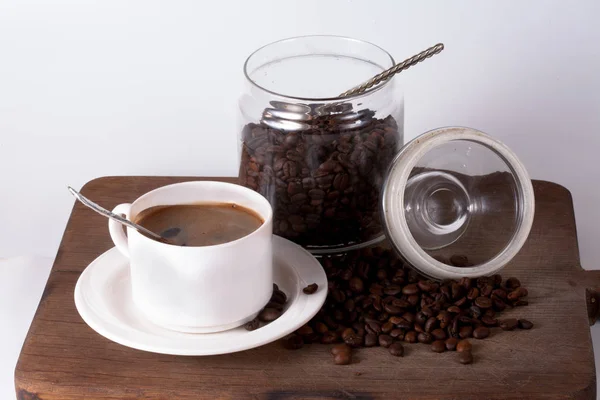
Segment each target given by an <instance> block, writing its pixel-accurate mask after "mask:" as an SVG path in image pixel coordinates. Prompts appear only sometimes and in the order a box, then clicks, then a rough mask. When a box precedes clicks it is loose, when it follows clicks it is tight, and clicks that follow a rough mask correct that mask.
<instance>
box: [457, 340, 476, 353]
mask: <svg viewBox="0 0 600 400" xmlns="http://www.w3.org/2000/svg"><path fill="white" fill-rule="evenodd" d="M472 348H473V345H471V342H469V341H468V340H466V339H465V340H461V341H460V342H458V344H457V345H456V351H458V352H459V353H462V352H469V353H470V352H471V349H472Z"/></svg>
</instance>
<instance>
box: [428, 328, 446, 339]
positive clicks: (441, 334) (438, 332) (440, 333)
mask: <svg viewBox="0 0 600 400" xmlns="http://www.w3.org/2000/svg"><path fill="white" fill-rule="evenodd" d="M431 336H433V338H434V339H435V340H445V339H446V332H445V331H444V330H443V329H440V328H438V329H434V330H433V331H431Z"/></svg>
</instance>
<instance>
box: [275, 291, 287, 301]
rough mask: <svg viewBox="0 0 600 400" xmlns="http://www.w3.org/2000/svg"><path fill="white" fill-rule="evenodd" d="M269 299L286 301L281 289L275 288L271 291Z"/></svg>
mask: <svg viewBox="0 0 600 400" xmlns="http://www.w3.org/2000/svg"><path fill="white" fill-rule="evenodd" d="M271 301H273V302H275V303H279V304H285V302H286V301H287V296H286V295H285V293H283V292H282V291H281V290H279V289H277V290H275V291H273V295H272V296H271Z"/></svg>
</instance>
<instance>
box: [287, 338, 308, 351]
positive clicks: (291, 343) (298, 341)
mask: <svg viewBox="0 0 600 400" xmlns="http://www.w3.org/2000/svg"><path fill="white" fill-rule="evenodd" d="M302 346H304V340H303V339H302V338H301V337H300V336H298V335H292V336H289V337H288V338H286V339H284V341H283V347H285V348H286V349H288V350H298V349H300V348H302Z"/></svg>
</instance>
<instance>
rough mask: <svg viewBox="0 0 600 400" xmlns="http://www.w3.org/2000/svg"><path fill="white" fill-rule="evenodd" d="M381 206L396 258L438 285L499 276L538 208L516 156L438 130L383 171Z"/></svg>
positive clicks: (480, 138) (473, 135) (479, 138)
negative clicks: (435, 280)
mask: <svg viewBox="0 0 600 400" xmlns="http://www.w3.org/2000/svg"><path fill="white" fill-rule="evenodd" d="M381 206H382V219H383V222H384V227H385V230H386V234H387V237H388V239H389V241H390V242H391V243H392V245H393V247H394V248H395V249H396V251H397V252H398V253H399V254H400V255H401V256H402V257H403V258H404V259H405V260H406V261H407V262H408V263H410V264H411V265H412V266H414V267H415V268H416V269H417V270H419V272H421V273H422V274H424V275H426V276H429V277H432V278H437V279H445V278H454V279H456V278H460V277H463V276H470V277H476V276H482V275H490V274H493V273H495V272H496V271H498V270H500V269H501V268H502V267H504V265H506V264H507V263H508V262H509V261H510V260H512V258H513V257H514V256H515V255H516V254H517V253H518V251H519V250H520V249H521V247H522V246H523V244H524V243H525V240H526V239H527V237H528V235H529V231H530V230H531V225H532V223H533V215H534V207H535V205H534V195H533V186H532V184H531V180H530V178H529V175H528V174H527V171H526V170H525V167H524V166H523V164H522V163H521V162H520V161H519V159H518V158H517V157H516V155H515V154H514V153H513V152H512V151H511V150H510V149H509V148H508V147H506V146H505V145H504V144H502V143H501V142H499V141H497V140H495V139H493V138H491V137H490V136H488V135H486V134H485V133H483V132H480V131H477V130H475V129H471V128H463V127H449V128H440V129H435V130H433V131H430V132H427V133H425V134H423V135H421V136H419V137H417V138H415V139H414V140H412V141H411V142H410V143H408V144H407V145H405V146H404V147H403V148H402V150H401V151H400V153H399V154H398V155H397V156H396V158H395V160H394V161H393V162H392V165H391V166H390V169H389V171H388V174H387V178H386V181H385V183H384V187H383V192H382V202H381Z"/></svg>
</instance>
